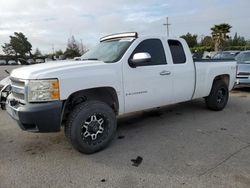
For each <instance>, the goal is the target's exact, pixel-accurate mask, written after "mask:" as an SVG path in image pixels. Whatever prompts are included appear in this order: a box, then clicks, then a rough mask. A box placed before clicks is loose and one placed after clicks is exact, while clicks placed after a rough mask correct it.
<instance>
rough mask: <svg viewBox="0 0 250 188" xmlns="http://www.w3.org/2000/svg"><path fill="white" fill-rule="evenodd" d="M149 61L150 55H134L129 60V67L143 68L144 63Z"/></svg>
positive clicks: (145, 53) (143, 53)
mask: <svg viewBox="0 0 250 188" xmlns="http://www.w3.org/2000/svg"><path fill="white" fill-rule="evenodd" d="M150 61H151V55H150V54H149V53H147V52H141V53H136V54H134V56H133V58H132V59H130V60H129V65H130V66H131V67H133V68H135V67H138V66H143V65H144V64H145V63H149V62H150Z"/></svg>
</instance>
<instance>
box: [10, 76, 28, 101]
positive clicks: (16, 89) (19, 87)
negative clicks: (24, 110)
mask: <svg viewBox="0 0 250 188" xmlns="http://www.w3.org/2000/svg"><path fill="white" fill-rule="evenodd" d="M10 80H11V93H12V95H13V97H14V98H15V99H16V100H18V101H20V102H21V103H24V102H25V82H24V81H21V80H19V79H16V78H10Z"/></svg>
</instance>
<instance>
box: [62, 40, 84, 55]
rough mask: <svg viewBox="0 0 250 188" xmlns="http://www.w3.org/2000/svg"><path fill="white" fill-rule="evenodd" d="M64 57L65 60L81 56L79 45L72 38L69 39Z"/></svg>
mask: <svg viewBox="0 0 250 188" xmlns="http://www.w3.org/2000/svg"><path fill="white" fill-rule="evenodd" d="M64 55H65V56H66V58H74V57H78V56H80V55H81V53H80V46H79V43H78V42H77V41H76V40H75V37H74V36H72V37H71V38H69V40H68V45H67V48H66V51H65V52H64Z"/></svg>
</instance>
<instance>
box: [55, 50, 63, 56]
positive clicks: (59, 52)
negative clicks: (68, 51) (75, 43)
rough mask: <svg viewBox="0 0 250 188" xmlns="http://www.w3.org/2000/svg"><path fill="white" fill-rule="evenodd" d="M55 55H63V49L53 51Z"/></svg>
mask: <svg viewBox="0 0 250 188" xmlns="http://www.w3.org/2000/svg"><path fill="white" fill-rule="evenodd" d="M55 55H56V56H60V55H63V51H62V50H57V51H56V52H55Z"/></svg>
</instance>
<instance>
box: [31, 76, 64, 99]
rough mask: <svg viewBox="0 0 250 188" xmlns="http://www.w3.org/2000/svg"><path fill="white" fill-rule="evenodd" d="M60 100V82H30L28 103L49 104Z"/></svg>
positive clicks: (52, 80)
mask: <svg viewBox="0 0 250 188" xmlns="http://www.w3.org/2000/svg"><path fill="white" fill-rule="evenodd" d="M55 100H60V93H59V82H58V80H57V79H50V80H30V81H29V82H28V101H29V102H47V101H55Z"/></svg>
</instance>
